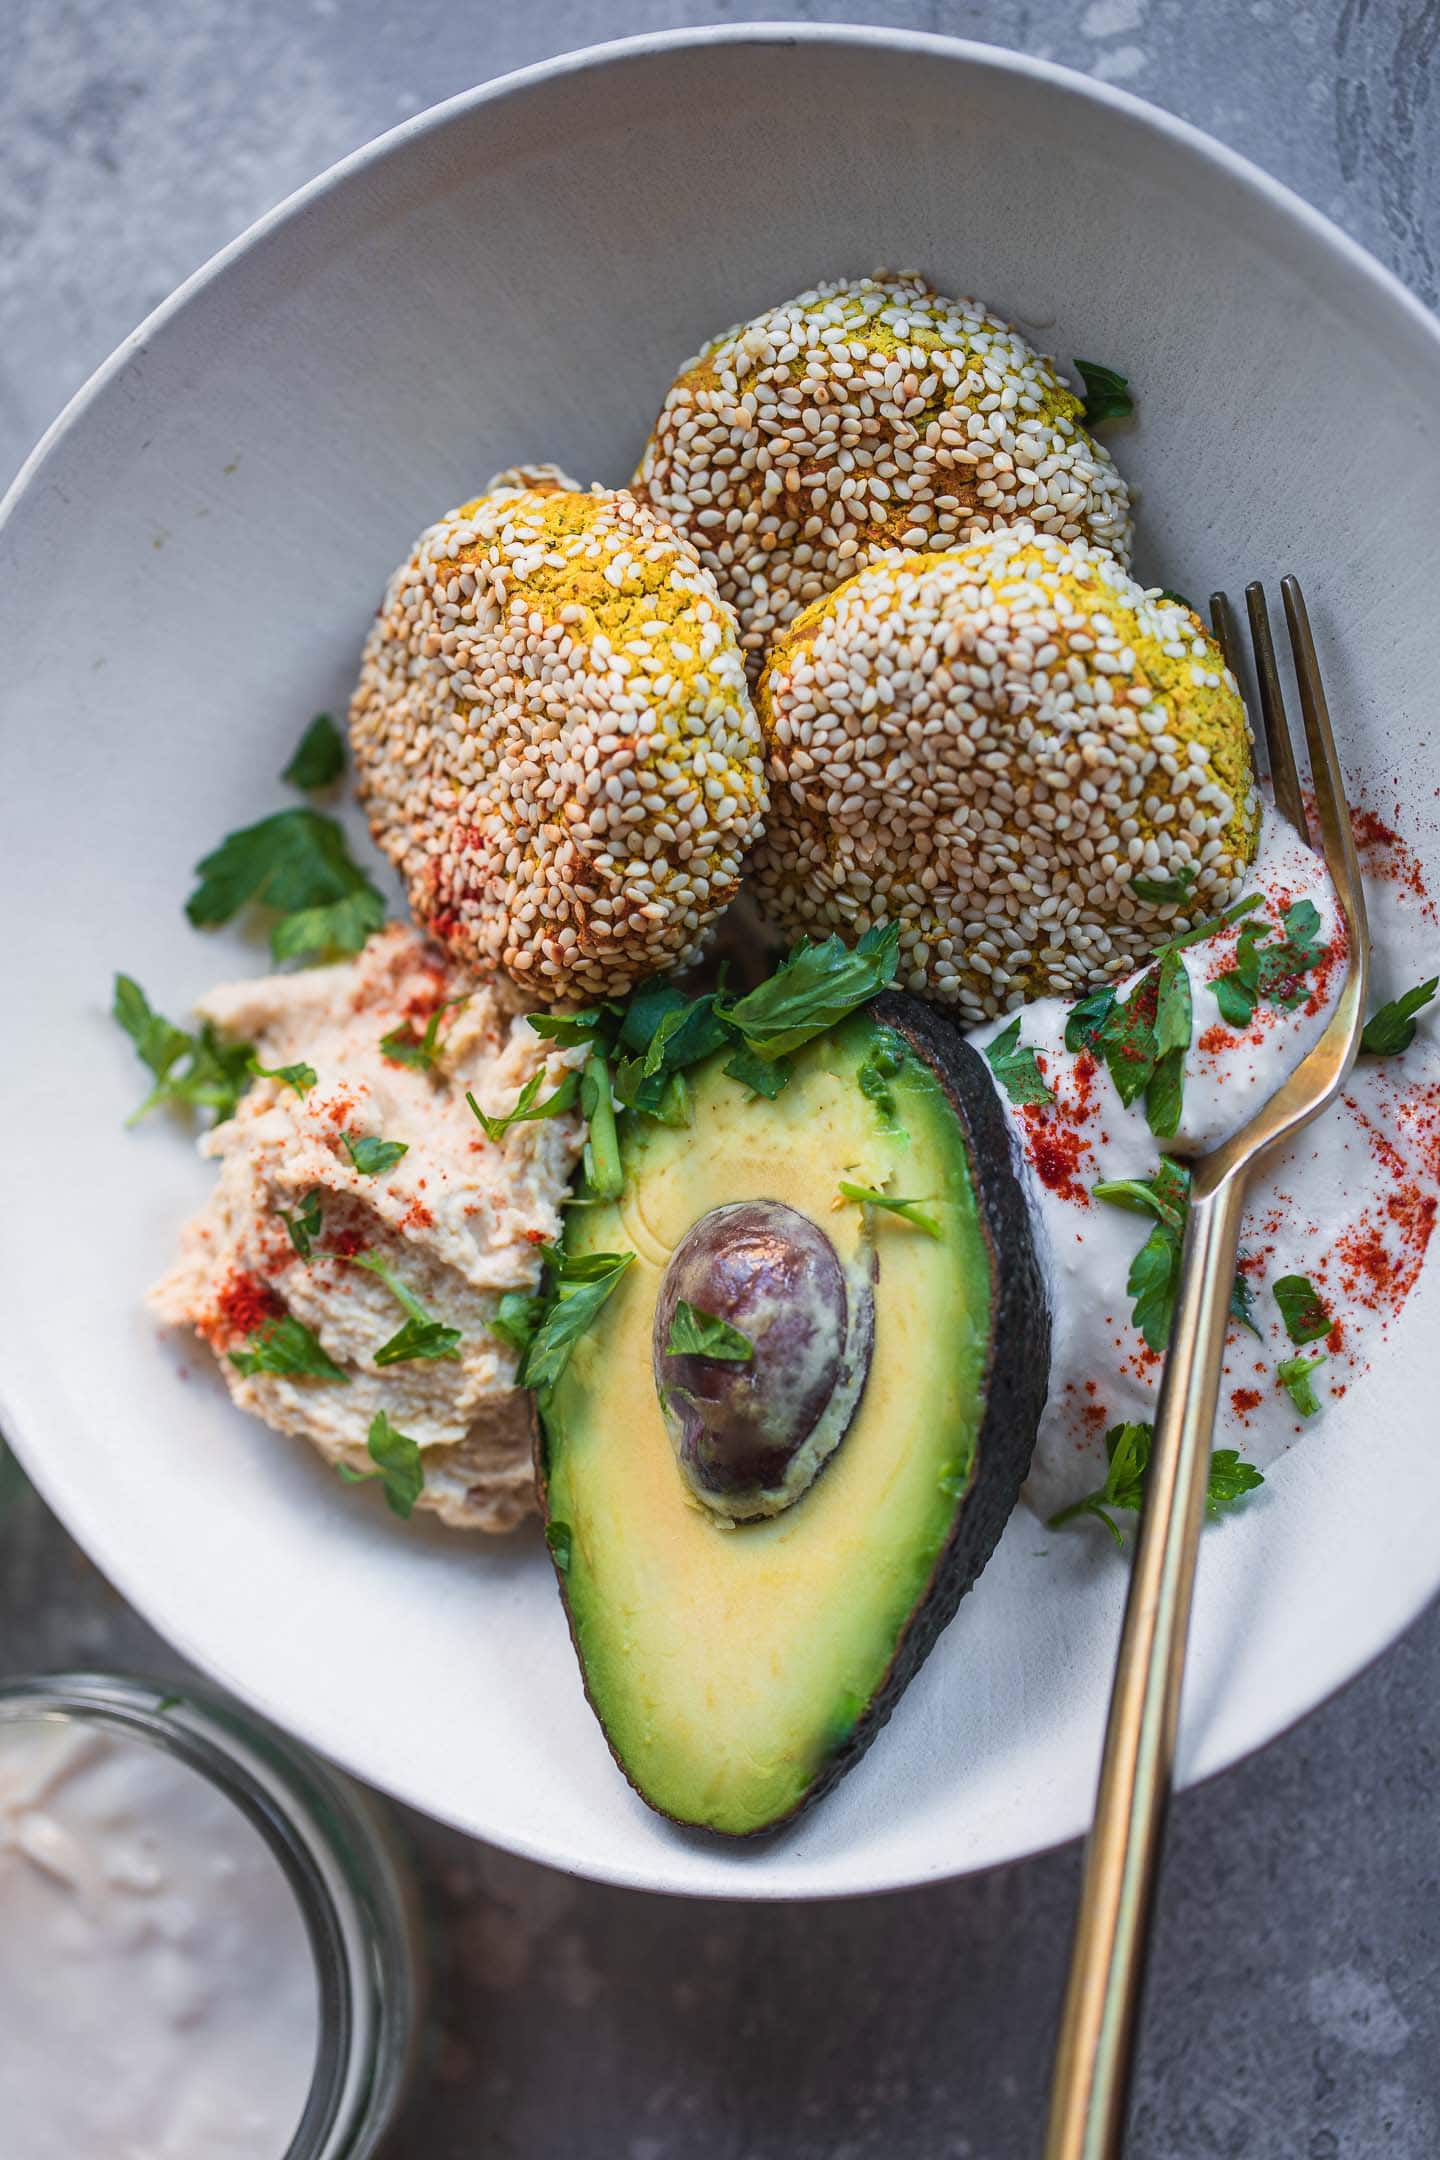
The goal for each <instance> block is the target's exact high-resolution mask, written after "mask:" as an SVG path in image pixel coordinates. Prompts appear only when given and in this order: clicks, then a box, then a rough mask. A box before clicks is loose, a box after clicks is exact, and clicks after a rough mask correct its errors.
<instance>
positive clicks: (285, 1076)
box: [250, 1056, 320, 1095]
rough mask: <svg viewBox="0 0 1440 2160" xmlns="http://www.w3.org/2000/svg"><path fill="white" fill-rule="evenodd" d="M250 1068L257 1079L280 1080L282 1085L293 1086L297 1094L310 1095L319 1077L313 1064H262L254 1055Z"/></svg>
mask: <svg viewBox="0 0 1440 2160" xmlns="http://www.w3.org/2000/svg"><path fill="white" fill-rule="evenodd" d="M250 1070H251V1072H252V1073H253V1074H254V1075H255V1077H256V1079H257V1080H278V1081H279V1082H280V1084H281V1086H282V1087H288V1088H293V1089H294V1091H295V1093H296V1094H297V1095H308V1094H309V1092H310V1090H311V1088H312V1087H314V1085H315V1082H316V1081H317V1080H318V1079H319V1077H320V1076H319V1074H318V1073H317V1072H316V1070H315V1068H314V1066H313V1065H262V1064H261V1063H260V1060H259V1058H257V1057H254V1056H252V1057H251V1059H250Z"/></svg>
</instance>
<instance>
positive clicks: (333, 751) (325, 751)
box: [280, 712, 345, 794]
mask: <svg viewBox="0 0 1440 2160" xmlns="http://www.w3.org/2000/svg"><path fill="white" fill-rule="evenodd" d="M344 770H345V738H344V736H343V735H342V734H341V733H340V730H339V728H337V727H336V725H335V722H334V721H333V720H332V719H331V717H330V715H329V713H328V712H322V713H316V715H315V717H314V719H313V720H312V721H311V722H310V725H309V727H307V728H306V730H305V732H304V734H303V735H302V736H301V738H300V740H299V742H298V744H297V745H296V748H295V754H294V756H293V757H292V758H291V760H290V762H289V764H288V765H287V766H286V767H285V770H284V772H282V773H281V775H280V777H281V779H282V780H288V782H289V783H290V785H291V787H293V788H300V789H301V790H302V791H303V792H305V793H307V794H308V793H309V792H310V791H311V790H312V789H314V788H327V787H333V786H334V784H335V782H336V781H337V780H338V779H339V778H340V775H341V773H342V772H344Z"/></svg>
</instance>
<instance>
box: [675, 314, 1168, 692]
mask: <svg viewBox="0 0 1440 2160" xmlns="http://www.w3.org/2000/svg"><path fill="white" fill-rule="evenodd" d="M1082 412H1083V406H1082V403H1081V400H1080V399H1079V398H1078V397H1076V395H1075V394H1074V392H1073V391H1072V390H1070V389H1069V388H1068V387H1067V385H1066V384H1065V383H1064V382H1063V381H1062V380H1061V378H1060V376H1059V375H1058V374H1057V373H1056V371H1055V368H1054V365H1053V363H1052V362H1050V361H1049V360H1046V359H1043V358H1042V357H1041V355H1040V354H1039V353H1037V352H1035V351H1033V350H1032V348H1031V347H1030V346H1029V345H1027V344H1026V342H1025V340H1024V339H1023V338H1022V337H1021V336H1020V335H1019V333H1018V332H1017V331H1014V330H1012V329H1010V328H1009V326H1008V325H1007V324H1005V323H1002V322H997V321H996V320H995V319H994V317H993V316H990V315H987V314H986V313H985V311H984V309H983V308H982V307H981V306H980V305H979V303H978V302H976V301H974V300H947V299H945V298H944V297H943V296H942V295H941V294H939V293H936V292H934V291H932V290H931V288H930V287H929V286H928V285H927V284H926V283H925V281H924V279H923V278H919V277H913V276H904V277H896V276H892V275H889V274H887V273H884V272H882V273H880V274H879V275H877V276H876V277H873V278H856V279H853V280H845V281H842V282H840V283H837V284H833V285H820V286H817V287H816V289H815V290H814V291H813V292H807V293H801V295H800V297H799V298H798V299H797V300H787V301H786V302H785V303H784V304H783V305H782V306H780V307H775V308H771V309H770V310H769V311H768V312H767V313H766V314H764V315H760V316H757V317H756V319H755V320H754V321H753V322H748V323H741V324H740V325H739V326H738V327H737V328H735V329H733V330H727V331H726V333H725V334H724V336H723V337H718V338H715V339H714V340H713V341H712V342H711V343H710V344H709V345H707V346H706V347H705V349H704V350H703V352H701V353H700V354H699V356H698V357H697V358H696V359H694V360H692V361H690V362H689V364H688V365H687V366H686V367H685V368H684V369H683V370H682V372H681V374H680V376H679V378H678V379H677V381H676V382H675V384H674V386H673V388H672V389H671V391H670V394H669V396H668V397H667V398H666V400H665V405H664V409H663V411H662V412H661V414H660V417H659V419H658V420H657V421H656V423H655V429H654V433H653V434H652V435H651V437H650V441H649V443H648V444H647V445H646V449H645V454H644V457H643V458H642V460H641V464H640V470H639V473H638V474H637V476H636V480H635V492H636V493H637V494H638V495H641V496H643V497H644V498H645V499H646V500H647V501H649V502H651V503H653V504H654V506H655V508H656V509H657V510H658V511H659V512H660V514H661V516H662V517H665V518H667V519H668V520H669V522H670V523H671V524H672V525H674V526H675V527H676V529H677V530H678V531H680V532H683V533H686V534H688V535H689V537H690V538H691V539H692V540H693V541H694V542H695V545H696V546H697V547H698V548H699V550H700V556H701V560H702V561H703V562H704V563H705V565H706V567H707V568H708V569H709V570H711V571H713V572H714V575H715V582H716V583H717V585H718V586H719V588H720V591H721V592H722V593H723V595H724V596H725V598H726V599H727V600H728V601H729V602H730V604H731V606H732V607H733V608H734V609H735V612H736V614H737V615H738V616H739V618H740V632H741V643H742V644H743V646H744V647H745V655H746V664H747V665H748V666H749V668H750V670H751V673H752V675H755V674H758V672H759V669H760V667H761V666H762V665H763V662H764V655H765V651H766V648H767V647H768V646H769V645H770V644H771V643H772V642H773V640H774V639H775V638H776V637H777V636H778V634H779V633H780V631H782V630H783V629H784V627H785V625H786V624H787V623H788V622H790V621H791V619H792V618H793V617H794V616H795V615H797V614H798V613H799V611H800V610H801V609H802V608H804V607H808V606H809V605H810V604H811V602H812V601H815V600H818V599H820V598H821V597H822V595H824V594H825V593H827V592H830V591H831V590H832V589H833V588H834V587H835V586H836V585H838V584H839V583H840V582H841V580H842V579H843V578H847V577H851V576H853V575H854V573H855V572H856V571H857V570H860V569H863V567H864V566H865V564H866V563H868V562H871V561H873V560H874V558H875V556H876V555H877V554H880V553H882V552H884V551H885V550H887V549H892V548H896V547H900V548H904V549H906V550H907V551H911V552H916V553H925V554H929V553H933V552H935V551H936V550H938V549H942V548H951V547H957V546H959V545H960V544H961V543H962V542H963V541H965V540H968V539H969V538H971V537H972V536H973V535H974V534H976V533H980V532H986V531H989V530H990V529H991V528H992V527H994V526H998V525H1008V524H1013V523H1014V522H1015V521H1016V520H1017V519H1022V518H1023V519H1028V520H1029V522H1030V523H1031V524H1033V525H1034V526H1035V527H1036V528H1037V529H1038V530H1040V531H1042V532H1048V533H1052V534H1054V536H1055V537H1056V538H1057V539H1060V540H1070V539H1076V538H1081V539H1089V540H1093V541H1095V542H1096V543H1097V544H1098V545H1100V546H1101V547H1108V548H1110V549H1111V550H1112V551H1113V552H1114V553H1115V554H1117V555H1119V556H1120V557H1121V558H1122V559H1123V560H1128V558H1129V547H1130V501H1129V496H1128V494H1127V492H1126V488H1125V483H1124V481H1123V480H1122V479H1121V477H1120V475H1119V473H1118V472H1117V471H1116V470H1115V467H1114V465H1113V464H1112V463H1111V461H1110V457H1109V454H1108V452H1106V451H1105V450H1103V449H1102V448H1101V446H1100V445H1099V444H1098V443H1097V442H1094V441H1093V440H1092V439H1091V437H1090V436H1089V435H1088V434H1087V433H1086V431H1085V429H1084V427H1083V426H1082V424H1081V415H1082Z"/></svg>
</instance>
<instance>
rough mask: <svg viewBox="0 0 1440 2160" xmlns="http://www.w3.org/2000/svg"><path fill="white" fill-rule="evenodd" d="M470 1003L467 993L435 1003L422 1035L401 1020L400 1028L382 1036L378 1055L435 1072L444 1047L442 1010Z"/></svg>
mask: <svg viewBox="0 0 1440 2160" xmlns="http://www.w3.org/2000/svg"><path fill="white" fill-rule="evenodd" d="M469 1002H470V999H469V993H468V992H467V993H466V995H465V996H464V997H458V998H447V999H446V1000H445V1003H444V1004H443V1005H437V1006H436V1008H435V1010H434V1012H432V1013H431V1015H430V1017H429V1019H428V1020H427V1021H426V1022H425V1032H424V1034H423V1035H417V1034H416V1032H415V1029H414V1027H413V1026H412V1024H411V1023H410V1021H408V1020H404V1021H402V1022H401V1024H400V1026H399V1027H397V1028H391V1030H390V1032H389V1034H388V1035H382V1036H381V1038H380V1055H381V1057H383V1058H385V1059H386V1060H387V1061H388V1062H389V1063H390V1064H391V1065H407V1066H408V1067H409V1068H410V1070H411V1071H412V1072H424V1073H428V1072H434V1070H435V1068H436V1066H437V1065H438V1064H439V1063H440V1055H441V1050H442V1048H443V1045H442V1044H441V1041H440V1021H441V1018H442V1017H443V1015H444V1014H445V1013H447V1012H453V1011H454V1009H455V1007H456V1006H457V1005H468V1003H469Z"/></svg>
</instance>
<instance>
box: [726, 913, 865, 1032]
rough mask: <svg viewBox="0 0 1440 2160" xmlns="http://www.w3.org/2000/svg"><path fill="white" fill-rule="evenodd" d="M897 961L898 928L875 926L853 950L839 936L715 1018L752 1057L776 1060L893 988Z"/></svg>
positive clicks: (803, 951) (792, 959) (802, 951)
mask: <svg viewBox="0 0 1440 2160" xmlns="http://www.w3.org/2000/svg"><path fill="white" fill-rule="evenodd" d="M899 958H900V926H899V924H898V923H877V924H876V925H875V927H874V928H873V929H871V930H867V931H866V932H865V933H864V935H863V936H862V937H861V938H860V939H859V941H858V942H857V943H856V944H855V945H854V946H847V945H846V943H845V941H844V939H843V938H842V937H840V935H839V934H838V932H836V933H832V935H831V936H830V937H828V938H826V939H825V940H824V942H823V944H819V945H814V944H811V943H810V942H809V941H808V940H806V941H803V942H802V943H801V944H799V945H797V946H796V948H795V950H794V951H793V952H792V953H791V954H790V956H789V958H788V959H786V960H783V961H782V962H781V963H780V966H779V967H778V968H777V969H776V970H775V973H774V974H773V975H771V976H770V977H769V978H768V980H767V981H765V982H763V983H761V984H759V986H758V987H757V988H756V989H754V990H750V991H747V993H746V994H745V996H744V997H742V998H737V999H736V1000H735V1001H734V1002H733V1003H732V1004H717V1005H716V1007H715V1012H716V1015H717V1017H718V1018H719V1019H721V1020H723V1021H724V1022H725V1023H726V1025H727V1026H728V1027H729V1028H731V1029H732V1030H733V1031H734V1032H735V1033H736V1034H738V1035H739V1036H740V1038H741V1040H742V1041H743V1043H744V1044H745V1046H746V1048H747V1049H749V1050H751V1051H753V1052H754V1054H755V1056H756V1057H759V1058H764V1059H767V1060H774V1059H775V1058H780V1057H784V1056H785V1054H786V1052H787V1051H790V1050H798V1049H799V1048H800V1046H801V1044H802V1043H807V1042H810V1041H812V1040H813V1039H814V1037H815V1036H817V1035H823V1034H824V1032H825V1030H826V1029H827V1028H831V1027H834V1026H836V1025H837V1023H838V1022H839V1021H841V1020H844V1019H845V1018H846V1017H847V1015H849V1014H850V1013H852V1012H854V1011H855V1009H856V1007H857V1006H860V1005H864V1004H865V1003H867V1002H868V1000H869V999H870V998H872V997H874V996H875V994H876V993H877V991H880V990H883V989H884V988H885V986H886V985H887V983H891V982H893V981H894V979H895V970H896V967H897V966H898V964H899Z"/></svg>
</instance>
